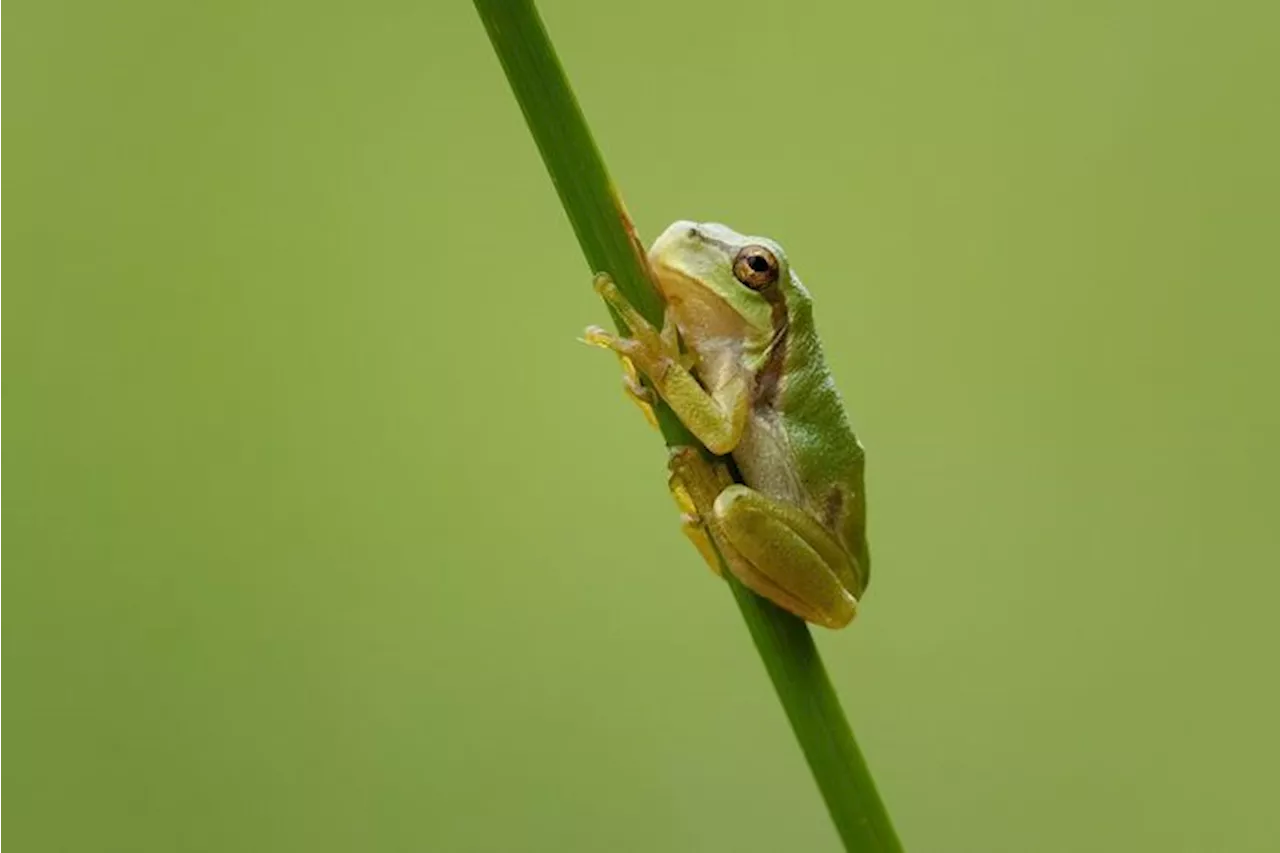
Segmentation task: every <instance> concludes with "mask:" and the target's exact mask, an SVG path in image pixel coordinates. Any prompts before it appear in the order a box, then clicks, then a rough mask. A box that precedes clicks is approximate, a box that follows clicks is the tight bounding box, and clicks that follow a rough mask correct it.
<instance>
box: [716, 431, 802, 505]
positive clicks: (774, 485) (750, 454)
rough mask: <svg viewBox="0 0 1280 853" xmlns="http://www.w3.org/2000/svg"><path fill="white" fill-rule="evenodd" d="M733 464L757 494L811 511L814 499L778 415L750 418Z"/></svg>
mask: <svg viewBox="0 0 1280 853" xmlns="http://www.w3.org/2000/svg"><path fill="white" fill-rule="evenodd" d="M733 461H734V462H735V463H736V464H737V466H738V471H739V472H741V474H742V480H743V482H744V483H746V484H747V485H748V486H750V487H751V488H753V489H755V490H756V491H757V492H760V493H761V494H765V495H768V496H769V497H771V498H775V499H777V500H780V501H786V502H787V503H789V504H793V505H794V506H797V507H800V508H801V509H805V510H811V507H810V504H811V497H810V495H809V494H808V492H807V490H806V489H805V488H804V485H803V483H802V482H801V480H800V473H799V471H798V470H797V467H796V464H795V459H794V456H793V449H792V447H791V443H790V441H789V440H788V438H787V434H786V432H785V431H784V430H783V429H782V424H781V423H780V422H779V420H778V417H777V413H776V412H772V411H768V412H761V413H756V412H752V413H751V414H750V416H748V418H747V426H746V429H745V430H744V431H743V434H742V439H741V440H740V441H739V442H738V446H737V447H736V448H734V451H733Z"/></svg>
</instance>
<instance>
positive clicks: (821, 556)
mask: <svg viewBox="0 0 1280 853" xmlns="http://www.w3.org/2000/svg"><path fill="white" fill-rule="evenodd" d="M668 465H669V467H670V469H671V480H670V482H671V486H672V494H674V495H675V496H676V502H677V503H678V504H680V506H681V509H683V510H684V511H685V515H684V518H683V521H684V525H683V526H684V530H685V534H686V535H687V536H689V538H690V539H691V540H693V543H694V545H695V546H697V548H698V551H699V552H700V553H701V554H702V556H703V558H704V559H705V560H706V561H707V563H708V564H709V565H710V566H711V567H712V570H713V571H715V572H716V573H717V574H719V573H720V565H721V562H720V559H717V557H716V551H719V555H720V557H722V558H723V560H724V565H726V566H728V567H729V571H731V572H733V574H734V576H735V577H736V578H738V580H739V581H741V582H742V583H743V584H744V585H745V586H746V587H747V588H748V589H750V590H752V591H753V592H755V593H756V594H757V595H760V596H763V597H764V598H767V599H769V600H770V601H772V602H773V603H774V604H776V605H778V606H779V607H781V608H783V609H784V610H787V611H789V612H790V613H794V614H795V615H796V616H799V617H800V618H801V619H805V620H807V621H809V622H813V623H814V624H817V625H825V626H827V627H830V628H838V627H842V626H844V625H846V624H848V623H849V621H850V620H851V619H852V618H853V614H854V611H855V610H856V607H857V602H856V601H855V600H854V598H853V596H852V595H850V594H849V592H848V591H847V590H846V589H845V588H844V587H843V585H842V584H841V581H840V579H839V578H838V577H837V576H836V575H835V574H834V573H833V572H832V570H831V568H829V567H828V564H827V562H826V560H827V559H836V560H839V559H841V555H842V554H843V552H842V551H841V550H840V547H839V545H837V544H836V543H835V542H834V540H831V539H830V538H829V536H828V539H827V541H826V542H824V543H822V544H820V545H819V549H820V550H819V549H815V548H813V547H812V546H810V545H808V544H806V543H805V541H804V539H803V537H801V536H800V535H798V534H797V533H796V532H795V530H794V528H793V526H792V524H798V525H800V526H802V527H804V530H805V533H806V534H808V535H810V536H821V535H825V531H823V530H822V528H821V527H820V526H819V525H818V524H817V523H816V522H814V521H813V520H812V519H809V518H808V517H807V516H805V515H804V514H803V513H801V512H800V511H799V510H796V509H794V508H793V507H790V506H788V505H786V504H780V503H779V502H778V501H774V500H772V499H770V498H767V497H765V496H764V495H762V494H760V493H759V492H756V491H754V490H752V489H749V488H747V487H746V486H742V485H739V484H735V483H734V482H733V478H732V477H731V476H730V475H729V472H728V469H727V468H725V466H724V465H723V464H721V463H719V462H711V461H708V460H707V459H706V458H705V457H703V455H702V454H701V453H700V452H699V451H698V450H696V449H694V448H692V447H677V448H673V449H672V451H671V457H670V460H669V462H668ZM690 508H692V511H690ZM778 514H781V515H783V516H784V519H783V520H778V519H776V518H771V517H770V516H771V515H773V516H777V515H778ZM792 516H798V518H793V517H792ZM815 531H816V532H815ZM758 537H765V538H766V541H765V542H759V541H757V538H758ZM768 537H773V538H772V540H768ZM712 542H714V543H715V549H714V550H713V549H712V548H711V547H710V546H711V543H712ZM843 559H844V560H845V561H846V563H847V561H848V558H847V557H843ZM757 561H759V562H757Z"/></svg>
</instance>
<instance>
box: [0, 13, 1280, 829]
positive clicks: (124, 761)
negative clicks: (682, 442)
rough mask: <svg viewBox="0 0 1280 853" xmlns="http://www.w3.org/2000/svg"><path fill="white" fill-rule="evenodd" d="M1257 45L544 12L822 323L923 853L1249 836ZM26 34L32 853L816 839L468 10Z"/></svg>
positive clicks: (14, 473) (1065, 20) (1263, 450)
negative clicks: (768, 250) (767, 246)
mask: <svg viewBox="0 0 1280 853" xmlns="http://www.w3.org/2000/svg"><path fill="white" fill-rule="evenodd" d="M1275 8H1276V7H1275V6H1274V4H1262V3H1254V4H1208V3H1203V4H1163V3H1141V2H1126V3H1077V2H1057V3H1047V4H1027V3H1015V2H979V3H966V4H954V3H947V2H929V3H917V4H900V5H897V6H895V5H892V4H854V5H852V6H850V7H841V8H837V7H835V6H834V4H821V5H815V6H811V7H808V8H799V7H787V6H786V4H775V3H766V2H735V3H727V2H719V3H708V4H691V3H687V2H684V3H659V2H652V3H637V4H593V3H586V2H580V3H569V2H550V0H548V2H545V3H544V4H543V11H544V15H545V18H546V21H547V24H548V27H549V29H550V31H551V33H552V36H553V39H554V40H555V42H556V44H557V46H558V48H559V50H560V52H561V55H562V58H563V60H564V62H565V65H566V67H567V70H568V72H569V75H570V77H571V79H572V80H573V81H574V83H575V85H576V86H577V88H578V92H579V96H580V98H581V100H582V103H583V106H584V108H585V110H586V112H587V115H588V118H589V120H590V121H591V123H592V126H593V129H594V131H595V132H596V134H597V136H598V138H599V141H600V143H601V146H602V148H603V151H604V153H605V156H606V159H607V160H608V162H609V163H610V166H611V169H612V170H613V173H614V176H615V178H616V180H617V181H618V183H619V185H620V186H621V187H622V189H623V192H624V194H625V196H626V199H627V202H628V205H629V207H630V209H631V212H632V214H633V215H634V216H635V218H636V221H637V224H638V225H639V227H640V229H641V231H642V233H643V234H644V235H645V236H646V237H652V236H653V235H655V234H656V233H657V232H658V231H659V230H660V229H661V228H662V227H663V226H665V225H666V223H667V222H668V221H670V220H673V219H676V218H698V219H710V220H720V221H725V222H728V223H730V224H731V225H733V226H735V227H737V228H739V229H741V230H746V231H753V232H757V233H765V234H768V235H771V236H774V237H776V238H778V239H779V240H781V241H782V242H783V243H784V244H785V245H786V246H787V247H788V250H789V252H790V254H791V256H792V258H793V260H794V262H795V263H796V265H797V268H798V269H799V270H800V272H801V274H802V275H803V276H804V278H805V281H806V282H807V284H808V285H809V287H810V289H811V290H812V291H813V293H814V296H815V299H816V301H817V310H818V321H819V325H820V330H821V331H822V332H823V334H824V337H825V341H826V344H827V348H828V351H829V354H830V357H831V360H832V362H833V370H834V371H835V373H836V377H837V380H838V381H839V383H840V385H841V386H842V389H843V391H844V393H845V396H846V398H847V401H848V403H849V406H850V409H851V410H852V412H853V413H854V418H855V422H856V424H857V426H858V428H859V430H860V432H861V433H862V435H863V437H864V440H865V443H866V445H867V447H868V451H869V454H870V486H869V488H870V494H871V501H872V503H871V511H872V519H871V524H872V536H873V538H872V544H873V549H874V551H875V554H876V575H875V580H874V583H873V584H872V587H871V591H870V595H869V597H868V598H867V600H866V603H865V607H864V609H863V613H862V616H861V617H860V619H859V621H858V622H857V623H856V624H855V626H854V627H853V628H852V629H851V630H849V631H846V632H842V633H838V634H833V633H822V634H821V636H820V637H819V642H820V644H821V647H822V649H823V651H824V654H825V656H826V661H827V664H828V666H829V668H830V671H831V674H832V677H833V679H834V681H835V682H836V685H837V688H838V689H839V692H840V694H841V696H842V697H843V699H844V701H845V703H846V706H847V709H848V711H849V714H850V717H851V720H852V722H853V724H854V727H855V729H856V731H857V732H858V734H859V738H860V741H861V743H862V746H863V748H864V750H865V751H866V753H867V756H868V759H869V761H870V763H871V766H872V768H873V771H874V773H875V776H876V779H877V781H878V783H879V785H880V788H881V792H882V793H883V795H884V797H885V799H886V801H887V803H888V806H889V809H890V812H891V813H892V814H893V816H894V818H895V820H896V823H897V825H898V828H899V830H900V832H901V834H902V836H903V838H904V840H905V842H906V843H907V845H908V847H909V848H910V849H912V850H916V851H924V850H940V851H944V850H945V851H956V850H973V851H995V850H1000V851H1025V850H1038V851H1074V850H1084V849H1088V850H1103V849H1105V850H1130V851H1131V850H1162V851H1169V850H1178V851H1202V850H1233V851H1241V850H1266V849H1274V846H1275V845H1276V843H1277V839H1278V838H1280V817H1278V816H1277V812H1276V810H1275V788H1276V780H1275V768H1276V766H1277V762H1278V761H1280V735H1278V734H1277V731H1276V726H1275V720H1276V719H1278V718H1280V692H1278V690H1277V687H1276V680H1275V674H1274V669H1275V663H1276V662H1275V657H1276V650H1277V648H1278V647H1280V627H1277V619H1276V617H1275V614H1274V610H1275V607H1276V601H1277V598H1278V597H1280V580H1278V578H1277V572H1276V569H1277V567H1278V566H1280V543H1278V539H1277V535H1276V530H1277V511H1278V510H1280V500H1278V499H1277V494H1276V490H1277V486H1276V484H1277V482H1278V481H1280V448H1278V447H1277V434H1278V432H1280V401H1278V399H1277V393H1276V385H1277V382H1276V373H1277V371H1276V368H1277V365H1280V336H1278V335H1277V332H1276V326H1277V318H1278V317H1280V297H1278V296H1277V284H1278V282H1280V276H1278V273H1280V254H1278V252H1277V224H1278V221H1280V216H1278V211H1277V198H1280V170H1278V167H1277V157H1276V151H1277V150H1280V119H1278V118H1277V113H1276V110H1275V104H1274V100H1275V81H1276V79H1277V77H1278V75H1280V58H1278V57H1277V53H1276V50H1275V34H1276V32H1277V24H1278V23H1280V21H1278V20H1277V13H1276V12H1275V11H1274V10H1275ZM15 16H16V17H15ZM9 20H10V29H9V33H10V38H9V58H8V59H7V60H5V62H4V70H5V71H8V72H10V74H9V81H10V85H9V86H8V87H7V88H6V92H7V93H8V94H9V96H10V97H9V110H8V112H7V114H6V117H7V118H8V119H9V132H8V135H7V141H8V142H9V156H10V160H9V162H10V171H9V179H8V183H7V184H6V185H5V201H7V202H9V204H8V205H7V206H8V207H9V219H8V220H6V221H5V224H4V249H5V250H6V251H7V252H8V254H9V274H10V275H9V291H8V296H7V297H6V298H5V305H4V307H6V308H8V309H9V313H8V315H7V316H8V317H9V321H8V323H7V324H6V328H5V331H7V332H8V333H9V334H8V335H6V336H5V339H4V356H5V365H6V366H5V369H4V403H5V406H6V408H7V410H8V412H9V428H8V429H7V430H6V431H5V433H4V452H5V458H7V459H8V460H9V499H8V501H7V502H6V504H5V508H6V509H7V510H8V519H9V538H8V540H7V544H6V545H5V548H4V557H6V558H7V560H6V564H7V566H8V575H7V581H6V583H5V589H4V591H5V592H7V593H9V596H8V598H7V599H6V602H7V604H6V606H5V611H4V617H5V619H4V637H3V639H4V641H5V642H4V659H3V663H4V667H5V673H6V678H5V685H6V686H8V687H9V688H10V691H9V714H8V716H7V717H5V721H4V734H5V735H7V736H8V737H7V740H8V741H9V773H8V776H9V805H8V807H7V808H6V811H7V812H8V816H9V833H10V835H9V837H10V843H11V845H16V846H14V847H13V849H14V850H24V851H81V850H83V851H91V850H92V851H98V850H102V851H108V850H109V851H116V850H119V851H197V850H200V851H205V850H207V851H231V850H263V851H268V850H269V851H285V850H305V851H325V850H334V851H339V850H341V851H347V850H379V851H382V850H386V851H391V850H406V851H408V850H459V851H465V850H502V849H555V850H575V849H576V850H601V849H610V850H760V851H765V850H778V849H812V850H833V849H835V848H836V846H837V841H836V836H835V833H834V831H833V830H832V828H831V826H830V825H829V823H828V820H827V818H826V816H825V813H824V811H823V809H822V805H821V803H820V800H819V798H818V796H817V793H816V790H815V788H814V786H813V783H812V781H811V779H810V778H809V776H808V774H807V771H806V769H805V767H804V765H803V761H802V759H801V757H800V754H799V752H798V750H797V749H796V747H795V744H794V742H793V739H792V734H791V732H790V730H789V729H788V727H787V725H786V722H785V721H784V718H783V716H782V712H781V710H780V708H779V707H778V705H777V703H776V700H775V698H774V696H773V693H772V689H771V687H770V685H769V682H768V680H767V678H766V677H765V675H764V672H763V669H762V667H761V664H760V661H759V659H758V658H757V657H756V654H755V652H754V650H753V649H752V648H751V645H750V642H749V639H748V637H747V635H746V632H745V630H744V628H743V626H742V624H741V621H740V617H739V615H738V613H737V611H736V609H735V608H734V606H733V604H732V601H731V599H730V596H729V595H728V593H727V592H726V590H725V589H724V588H723V587H722V586H720V585H719V584H717V583H715V582H714V581H713V580H712V579H711V578H710V576H709V575H708V574H707V572H706V569H705V568H704V567H702V566H701V564H700V563H699V562H698V560H697V558H696V556H695V555H694V554H693V552H692V550H691V549H690V548H689V547H688V545H687V543H686V542H684V540H683V539H682V538H681V536H680V535H679V533H678V531H677V526H676V518H675V514H674V510H673V507H672V504H671V503H670V500H669V499H668V498H667V496H666V495H665V493H664V482H663V480H664V478H663V459H664V457H663V452H662V449H661V446H660V442H659V439H658V436H657V435H656V434H655V433H652V432H651V431H650V430H648V428H647V427H646V426H645V425H644V424H643V422H642V421H641V419H640V418H639V417H638V416H637V414H636V411H635V409H633V408H632V407H631V406H629V405H628V404H627V403H626V402H625V401H624V399H623V397H622V395H621V394H620V392H619V390H618V376H617V365H616V362H615V361H614V360H613V359H612V358H610V357H609V356H607V355H606V354H603V353H600V352H595V351H592V350H588V349H586V348H585V347H583V346H582V345H581V344H579V343H577V342H576V340H575V336H576V335H577V334H578V333H579V331H580V329H581V327H582V326H584V325H585V324H587V323H589V322H600V321H601V320H603V318H604V317H605V312H604V309H603V307H602V306H601V305H600V304H599V303H598V301H597V300H596V298H595V296H594V295H593V294H592V292H591V290H590V288H589V286H588V284H589V270H588V269H587V268H586V267H585V265H584V264H583V261H582V258H581V256H580V254H579V252H578V248H577V246H576V243H575V241H574V239H573V236H572V234H571V232H570V230H569V227H568V225H567V222H566V219H565V216H564V214H563V212H562V211H561V210H560V208H559V206H558V203H557V201H556V197H555V195H554V193H553V191H552V188H551V186H550V182H549V181H548V179H547V177H546V175H545V173H544V172H543V169H542V165H541V163H540V161H539V159H538V156H537V154H536V151H535V149H534V147H533V145H532V142H531V140H530V139H529V137H528V135H527V133H526V131H525V128H524V125H523V122H522V119H521V116H520V114H519V111H518V109H517V107H516V104H515V102H514V100H513V98H512V96H511V94H510V92H509V90H508V88H507V84H506V81H505V80H504V78H503V77H502V74H501V71H500V69H499V66H498V63H497V61H496V60H495V58H494V56H493V55H492V53H491V51H490V48H489V45H488V42H487V41H486V39H485V36H484V33H483V30H482V28H481V26H480V24H479V22H478V20H477V19H476V17H475V14H474V12H473V10H472V8H471V7H470V5H469V4H467V3H463V2H452V3H440V2H433V3H422V2H412V3H411V2H375V3H369V4H332V3H330V4H326V3H302V2H268V3H245V2H229V3H207V4H196V5H191V4H171V3H169V4H166V3H160V2H156V1H155V0H126V2H119V3H110V4H103V3H90V2H86V0H76V2H66V0H53V2H49V0H44V2H39V3H37V2H33V0H27V2H25V3H20V4H19V5H18V6H13V5H12V4H11V5H10V19H9ZM747 119H749V121H748V120H747ZM1267 673H1271V674H1270V675H1268V674H1267Z"/></svg>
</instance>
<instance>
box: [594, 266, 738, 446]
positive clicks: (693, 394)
mask: <svg viewBox="0 0 1280 853" xmlns="http://www.w3.org/2000/svg"><path fill="white" fill-rule="evenodd" d="M595 289H596V292H597V293H599V294H600V295H601V296H602V297H603V298H604V299H605V301H606V302H608V303H609V304H610V305H611V306H613V308H614V310H615V311H617V312H618V314H619V315H620V316H621V317H622V320H623V322H625V323H626V324H627V328H628V329H630V330H631V337H629V338H623V337H618V336H616V335H613V334H610V333H609V332H606V331H605V330H604V329H601V328H600V327H598V326H593V327H591V328H589V329H587V331H586V334H585V336H584V340H585V341H586V342H587V343H589V344H594V345H595V346H601V347H605V348H607V349H611V350H613V351H614V352H616V353H618V355H620V356H622V357H624V358H625V359H627V360H628V361H629V362H630V363H631V364H632V365H634V366H635V368H636V369H637V370H639V371H640V372H641V373H643V374H644V375H645V377H647V378H648V380H649V382H650V383H652V385H653V387H654V389H655V390H656V391H657V392H658V394H660V395H661V396H662V399H664V400H666V401H667V405H669V406H670V407H671V410H672V411H674V412H675V413H676V416H677V417H678V418H680V422H681V423H683V424H684V425H685V426H686V427H688V429H689V431H690V432H692V433H693V434H694V435H695V436H696V437H697V439H698V441H700V442H702V443H703V444H704V445H706V447H707V449H708V450H710V451H711V452H712V453H715V454H716V455H719V456H723V455H725V454H727V453H730V452H732V451H733V448H735V447H737V445H738V440H739V439H740V438H741V437H742V431H743V430H744V429H745V428H746V423H747V407H748V403H749V400H748V394H747V386H746V380H745V379H743V378H741V377H735V378H734V379H733V380H732V381H730V382H728V383H727V384H726V385H724V386H723V387H721V388H718V389H715V391H714V392H708V391H707V389H706V388H703V387H702V385H701V384H700V383H699V382H698V380H697V379H695V378H694V376H693V373H692V372H691V371H690V367H691V363H690V358H689V357H688V356H687V355H684V354H682V353H681V352H680V345H679V340H678V334H677V331H676V327H675V323H674V322H672V320H671V319H670V314H669V313H668V316H667V318H666V320H665V322H664V323H663V327H662V330H661V331H659V330H657V329H655V328H654V327H653V326H652V325H651V324H650V323H649V321H647V320H646V319H645V318H644V317H643V316H641V315H640V312H639V311H637V310H636V309H635V308H634V307H632V305H631V303H630V302H628V301H627V299H626V297H624V296H623V295H622V292H621V291H619V290H618V286H617V285H616V284H614V283H613V280H612V279H611V278H609V276H607V275H604V274H603V273H602V274H600V275H598V276H596V279H595Z"/></svg>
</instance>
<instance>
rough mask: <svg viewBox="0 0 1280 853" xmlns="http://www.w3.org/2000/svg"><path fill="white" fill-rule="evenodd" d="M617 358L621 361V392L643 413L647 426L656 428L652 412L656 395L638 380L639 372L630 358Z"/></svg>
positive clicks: (656, 399) (655, 418)
mask: <svg viewBox="0 0 1280 853" xmlns="http://www.w3.org/2000/svg"><path fill="white" fill-rule="evenodd" d="M618 360H619V361H621V362H622V391H623V393H624V394H626V395H627V399H628V400H630V401H631V402H633V403H635V404H636V406H637V407H638V408H639V409H640V411H641V413H643V414H644V419H645V420H646V421H648V422H649V426H651V427H653V428H654V429H657V428H658V416H657V415H655V414H654V413H653V406H654V404H655V403H656V402H657V401H658V398H657V395H656V394H654V393H653V391H651V390H650V389H648V388H646V387H645V384H644V383H643V382H641V381H640V372H639V371H638V370H636V366H635V364H634V363H633V362H632V361H631V359H629V358H627V357H626V356H625V355H620V356H618Z"/></svg>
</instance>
